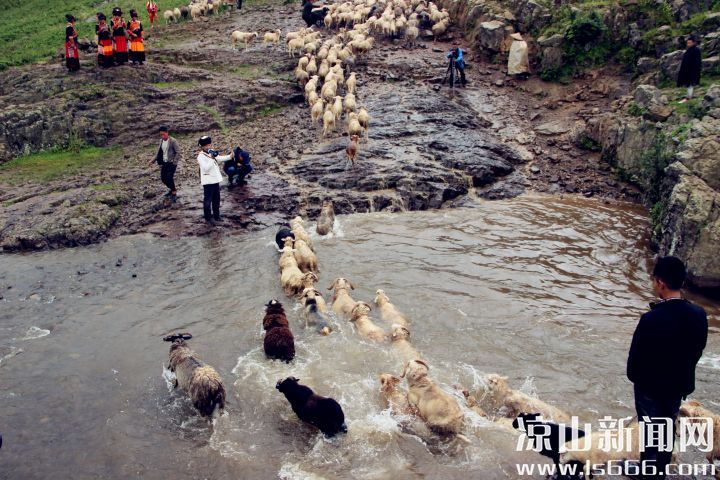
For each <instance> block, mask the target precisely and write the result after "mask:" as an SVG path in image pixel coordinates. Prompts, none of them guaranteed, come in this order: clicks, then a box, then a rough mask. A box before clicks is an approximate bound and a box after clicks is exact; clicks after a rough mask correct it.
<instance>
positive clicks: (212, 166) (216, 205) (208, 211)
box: [197, 135, 232, 223]
mask: <svg viewBox="0 0 720 480" xmlns="http://www.w3.org/2000/svg"><path fill="white" fill-rule="evenodd" d="M198 145H199V146H200V148H201V151H200V153H198V156H197V161H198V165H200V183H202V186H203V214H204V217H205V221H207V222H210V223H214V222H215V221H219V220H220V182H222V173H220V166H219V165H218V162H227V161H228V160H230V159H231V158H232V154H229V155H218V154H217V152H216V151H214V150H212V138H210V137H209V136H208V135H204V136H202V137H200V140H198Z"/></svg>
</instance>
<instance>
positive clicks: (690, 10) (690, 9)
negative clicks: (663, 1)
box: [670, 0, 710, 22]
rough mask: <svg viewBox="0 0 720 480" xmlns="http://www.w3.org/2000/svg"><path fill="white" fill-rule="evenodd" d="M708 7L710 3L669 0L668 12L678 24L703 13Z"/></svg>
mask: <svg viewBox="0 0 720 480" xmlns="http://www.w3.org/2000/svg"><path fill="white" fill-rule="evenodd" d="M709 7H710V2H708V1H707V0H670V10H671V11H672V14H673V17H675V20H677V21H679V22H684V21H685V20H689V19H690V17H691V16H693V15H695V14H696V13H700V12H705V11H707V10H708V9H709Z"/></svg>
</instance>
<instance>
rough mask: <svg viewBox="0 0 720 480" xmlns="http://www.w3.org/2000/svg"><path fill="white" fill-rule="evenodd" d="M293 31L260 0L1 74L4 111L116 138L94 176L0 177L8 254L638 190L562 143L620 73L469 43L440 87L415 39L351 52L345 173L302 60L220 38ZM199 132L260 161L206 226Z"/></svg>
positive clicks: (284, 15) (441, 66)
mask: <svg viewBox="0 0 720 480" xmlns="http://www.w3.org/2000/svg"><path fill="white" fill-rule="evenodd" d="M302 26H303V22H302V20H301V19H300V15H299V11H298V9H297V6H296V5H295V4H294V3H293V4H291V5H279V4H265V5H257V4H256V5H251V6H248V7H246V9H243V10H242V12H233V13H231V14H229V15H226V16H222V17H220V18H217V17H216V18H210V19H208V18H203V19H201V20H200V21H197V22H186V23H181V24H180V25H171V26H168V27H164V28H162V29H160V30H156V31H155V32H151V33H150V34H149V36H148V37H149V38H148V41H147V44H148V51H149V62H148V64H146V65H145V66H144V67H137V68H136V67H116V68H115V69H110V70H107V71H101V70H98V68H97V67H95V66H93V61H94V57H93V56H87V57H86V58H84V59H83V68H82V70H81V72H80V74H79V75H78V76H76V77H72V78H70V77H68V76H67V75H66V74H65V73H64V71H63V68H62V66H60V65H49V64H48V65H40V66H35V67H32V68H25V69H17V71H14V72H13V71H11V72H9V73H4V74H3V77H4V78H3V80H8V81H9V82H10V84H9V85H8V86H9V88H3V89H2V90H0V94H2V95H0V100H4V101H6V103H7V104H9V105H15V106H18V105H22V104H26V103H28V102H29V101H33V100H34V101H35V102H36V106H35V108H36V109H37V110H38V112H37V113H38V115H40V116H41V117H43V116H44V117H46V118H47V117H49V118H50V119H51V120H52V119H53V118H55V117H54V116H61V115H65V112H67V111H68V110H69V111H71V112H73V113H72V114H73V120H74V122H75V125H76V126H77V125H79V126H80V127H79V128H85V132H84V134H83V136H84V137H85V138H88V139H89V140H90V141H98V142H103V141H105V142H108V143H109V144H111V145H113V144H115V145H121V146H122V147H123V152H124V153H123V158H117V159H108V160H109V162H108V163H109V165H110V167H108V168H107V169H103V170H101V171H91V172H86V173H83V174H80V175H76V176H74V177H73V178H72V179H67V178H66V179H62V180H58V181H55V182H50V183H48V184H40V185H39V184H32V183H31V184H25V185H19V186H18V185H15V186H12V185H7V186H3V189H2V194H0V202H2V204H3V205H4V206H3V208H2V209H0V240H2V242H1V244H2V247H3V249H4V250H15V249H35V248H47V247H58V246H68V245H69V246H72V245H78V244H87V243H91V242H94V241H97V240H100V239H102V238H105V237H107V236H108V235H121V234H125V233H136V232H152V233H155V234H158V235H164V236H165V235H167V236H183V235H201V234H205V233H207V232H208V231H211V230H230V231H232V230H236V229H238V228H241V229H244V228H253V227H255V226H258V227H260V226H267V225H273V224H277V223H279V222H282V221H284V220H285V219H287V218H288V217H289V216H292V215H295V214H297V213H301V214H305V215H309V216H310V217H313V216H314V215H315V214H316V213H317V211H318V209H319V207H320V205H321V202H322V200H323V199H325V198H331V199H333V200H334V202H335V205H336V211H337V213H350V212H363V211H371V210H390V211H397V210H417V209H427V208H443V207H452V206H457V205H469V204H472V203H473V198H474V197H476V196H477V197H482V198H487V199H498V198H507V197H512V196H516V195H518V194H521V193H522V192H523V191H525V190H537V191H543V192H556V193H577V194H584V195H586V196H593V195H597V196H602V197H607V198H609V199H623V200H627V199H634V198H636V196H637V193H636V192H635V191H634V190H633V189H632V188H630V187H628V186H626V185H623V184H620V183H619V182H617V181H616V180H615V179H614V175H613V174H612V172H611V171H610V167H609V166H608V165H607V164H605V163H604V162H602V161H601V160H600V159H599V156H598V154H596V153H592V152H588V151H587V150H580V149H578V148H577V146H576V145H575V143H574V141H573V140H574V139H575V138H576V137H577V132H578V131H581V128H580V123H579V122H581V121H582V120H583V119H584V118H586V117H588V116H591V115H593V114H594V113H597V112H598V111H603V110H605V109H606V107H607V106H608V105H609V103H610V102H611V101H612V98H613V96H615V95H617V93H618V92H621V91H622V90H623V88H624V87H625V85H624V84H623V81H622V79H620V78H619V77H614V76H603V78H604V80H603V81H602V82H599V81H597V80H596V79H593V78H588V79H586V80H582V81H578V82H577V83H575V84H574V85H571V86H560V85H548V84H545V83H544V82H540V81H539V80H537V79H531V80H528V81H519V80H512V79H508V78H506V76H505V75H504V73H503V69H502V68H501V67H502V66H498V65H491V64H485V63H482V62H479V61H477V62H476V61H475V59H474V58H473V55H472V52H470V53H468V55H467V58H468V63H469V67H468V70H467V74H468V79H469V80H470V85H469V86H468V88H465V89H455V90H450V89H449V88H447V87H445V86H442V87H441V86H440V85H439V81H440V80H441V79H442V76H443V74H444V70H445V57H444V52H445V51H446V50H447V49H448V48H449V47H450V46H451V45H452V42H453V39H452V34H451V35H450V38H448V39H447V41H445V42H438V43H433V42H431V41H427V42H421V43H420V45H418V46H416V47H414V48H406V47H405V46H404V45H403V44H402V42H400V41H397V40H396V41H393V42H390V41H387V40H382V41H379V42H377V44H376V47H375V48H374V49H373V50H372V51H371V52H370V54H369V55H367V56H366V57H364V58H358V59H356V65H355V67H354V68H353V70H354V71H356V72H357V73H358V77H359V86H358V99H359V102H360V103H361V104H363V105H365V106H366V107H367V108H368V110H369V111H370V115H371V117H372V119H371V128H370V135H369V141H368V142H365V143H363V144H361V151H360V154H359V159H360V162H359V166H358V168H356V169H354V170H351V169H348V168H347V165H346V162H345V160H344V153H343V152H344V148H345V145H346V143H347V137H346V136H344V135H343V133H342V131H341V128H342V129H344V124H345V120H344V119H343V120H342V121H341V122H339V123H340V125H341V128H338V129H337V130H336V131H335V132H334V133H333V135H332V136H331V137H329V138H327V139H321V138H320V128H319V127H318V126H313V125H312V124H311V121H310V113H309V108H308V107H307V106H306V105H305V104H304V100H303V97H302V92H301V89H300V88H299V87H298V86H297V85H295V83H294V80H293V78H292V70H293V68H294V67H295V65H296V61H297V60H293V59H290V58H288V56H287V53H286V51H285V50H284V48H282V47H271V46H264V45H261V44H260V43H259V42H258V43H255V44H253V45H251V46H250V47H249V48H247V49H246V50H242V49H241V50H233V48H232V46H231V45H230V41H229V38H230V33H231V32H232V31H233V30H243V31H259V33H260V36H261V37H262V32H263V31H266V30H274V29H276V28H280V29H282V30H283V32H286V31H288V30H298V29H299V28H301V27H302ZM18 72H19V73H20V74H19V75H18ZM13 73H14V74H13ZM130 118H132V119H140V122H136V121H127V119H130ZM46 123H48V120H47V119H46ZM161 124H169V125H170V126H171V128H172V130H173V134H174V135H175V136H176V137H177V138H179V140H180V142H181V147H182V150H183V162H182V164H181V167H180V169H179V172H178V175H177V178H176V180H177V181H178V183H179V186H180V190H179V200H178V202H177V203H176V204H168V203H166V202H165V201H164V200H163V198H162V194H163V193H164V192H165V190H164V188H163V185H162V184H161V183H160V182H159V174H158V172H157V167H156V166H152V165H149V164H148V162H149V160H150V159H152V156H153V154H154V150H155V148H156V145H157V143H156V142H157V139H156V131H157V127H158V126H159V125H161ZM545 130H546V131H547V132H546V133H547V134H542V133H541V131H545ZM202 134H210V135H212V136H213V139H214V144H215V146H216V147H220V148H229V147H231V146H234V145H240V146H242V147H243V148H245V149H246V150H248V151H250V152H251V154H252V156H253V163H254V165H255V172H254V174H253V175H252V176H251V178H250V182H249V184H248V186H246V187H244V188H238V189H235V190H232V191H227V190H226V187H223V190H222V198H223V204H222V208H221V212H222V215H223V217H224V220H223V222H222V223H221V224H220V225H219V226H218V227H216V228H215V229H212V228H209V227H208V226H207V225H206V223H205V222H204V220H203V219H202V206H201V199H202V189H201V187H200V185H199V181H198V179H197V169H196V162H195V156H196V154H197V148H196V146H195V145H196V139H197V137H199V136H200V135H202ZM108 185H111V187H107V186H108ZM49 207H52V208H51V210H52V212H53V215H48V208H49Z"/></svg>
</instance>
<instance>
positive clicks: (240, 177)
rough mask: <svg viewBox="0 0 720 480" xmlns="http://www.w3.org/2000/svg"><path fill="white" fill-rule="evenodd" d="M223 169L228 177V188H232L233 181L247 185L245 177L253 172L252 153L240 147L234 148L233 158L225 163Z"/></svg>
mask: <svg viewBox="0 0 720 480" xmlns="http://www.w3.org/2000/svg"><path fill="white" fill-rule="evenodd" d="M223 170H224V171H225V175H227V177H228V190H230V189H232V187H233V183H235V184H236V185H245V184H247V182H246V181H245V177H246V176H247V175H248V174H249V173H250V172H252V170H253V167H252V164H251V163H250V154H249V153H248V152H246V151H245V150H243V149H242V148H240V147H235V149H234V150H233V158H232V159H231V160H228V161H227V162H225V163H224V164H223Z"/></svg>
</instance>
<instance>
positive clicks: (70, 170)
mask: <svg viewBox="0 0 720 480" xmlns="http://www.w3.org/2000/svg"><path fill="white" fill-rule="evenodd" d="M121 153H122V150H121V149H120V148H119V147H109V148H100V147H83V148H80V149H79V150H75V151H73V150H56V151H49V152H41V153H35V154H32V155H27V156H23V157H18V158H15V159H13V160H10V161H9V162H6V163H3V164H2V165H0V183H6V184H10V185H15V184H19V183H25V182H48V181H51V180H56V179H58V178H62V177H65V176H70V175H74V174H76V173H78V172H79V171H81V170H86V169H88V168H89V169H94V168H99V167H101V166H103V165H107V164H110V163H112V162H113V161H114V160H115V158H117V157H119V156H120V155H121Z"/></svg>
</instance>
